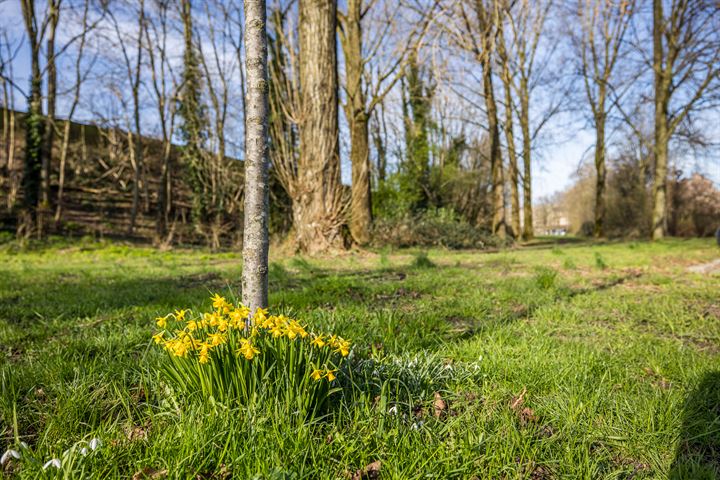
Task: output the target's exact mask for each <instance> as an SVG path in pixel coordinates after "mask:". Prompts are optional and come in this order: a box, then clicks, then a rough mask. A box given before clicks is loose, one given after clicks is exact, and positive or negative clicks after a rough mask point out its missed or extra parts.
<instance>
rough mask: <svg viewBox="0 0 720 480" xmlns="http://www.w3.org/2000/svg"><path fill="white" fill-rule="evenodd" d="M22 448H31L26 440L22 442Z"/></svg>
mask: <svg viewBox="0 0 720 480" xmlns="http://www.w3.org/2000/svg"><path fill="white" fill-rule="evenodd" d="M20 448H24V449H26V450H27V449H28V448H30V447H28V444H27V443H25V442H20Z"/></svg>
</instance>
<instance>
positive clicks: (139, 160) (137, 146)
mask: <svg viewBox="0 0 720 480" xmlns="http://www.w3.org/2000/svg"><path fill="white" fill-rule="evenodd" d="M139 8H140V17H139V20H138V43H137V56H136V64H135V72H134V74H135V79H134V80H133V85H132V98H133V119H134V124H135V135H134V139H135V141H134V143H133V144H132V145H131V148H134V150H135V163H134V165H133V166H134V168H135V171H134V177H133V188H132V207H131V210H130V225H129V227H128V234H129V235H132V233H133V231H134V230H135V223H136V221H137V214H138V209H139V208H140V186H141V182H142V172H143V146H142V131H141V128H142V127H141V123H140V69H141V66H142V32H143V28H144V27H143V24H144V21H145V2H144V0H141V1H140V7H139Z"/></svg>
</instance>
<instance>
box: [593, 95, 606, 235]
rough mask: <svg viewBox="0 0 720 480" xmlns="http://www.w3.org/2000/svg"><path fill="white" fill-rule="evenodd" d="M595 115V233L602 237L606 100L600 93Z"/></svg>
mask: <svg viewBox="0 0 720 480" xmlns="http://www.w3.org/2000/svg"><path fill="white" fill-rule="evenodd" d="M597 109H598V110H597V112H598V113H597V115H596V116H595V173H596V175H595V177H596V178H595V227H594V229H593V235H594V236H595V238H600V237H602V236H604V235H605V228H604V227H605V182H606V180H605V178H606V173H607V168H606V166H605V100H604V94H602V93H601V94H600V95H599V98H598V105H597Z"/></svg>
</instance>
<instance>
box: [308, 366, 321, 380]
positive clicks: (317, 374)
mask: <svg viewBox="0 0 720 480" xmlns="http://www.w3.org/2000/svg"><path fill="white" fill-rule="evenodd" d="M322 377H323V371H322V370H319V369H315V370H313V371H312V373H311V374H310V378H312V379H313V380H315V381H316V382H317V381H319V380H320V379H321V378H322Z"/></svg>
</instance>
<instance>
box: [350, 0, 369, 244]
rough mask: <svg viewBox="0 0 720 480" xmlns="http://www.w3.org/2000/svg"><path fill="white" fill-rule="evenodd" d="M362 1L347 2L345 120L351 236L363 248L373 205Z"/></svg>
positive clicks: (367, 238)
mask: <svg viewBox="0 0 720 480" xmlns="http://www.w3.org/2000/svg"><path fill="white" fill-rule="evenodd" d="M362 3H363V2H362V0H348V3H347V17H346V18H347V21H346V23H345V35H344V37H343V40H344V41H343V49H344V53H345V76H346V82H347V84H346V85H345V88H346V91H347V97H348V98H347V104H346V105H345V116H346V118H347V119H348V123H349V127H350V128H349V130H350V163H351V165H352V187H351V192H352V194H351V202H350V233H351V235H352V237H353V239H354V240H355V241H356V242H357V243H358V244H360V245H365V244H367V243H368V242H369V241H370V226H371V223H372V202H371V196H370V195H371V189H370V139H369V136H370V133H369V129H368V121H369V115H368V112H367V105H366V99H365V92H364V91H363V80H362V77H363V70H364V69H363V66H364V62H363V57H362V26H361V11H362Z"/></svg>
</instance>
